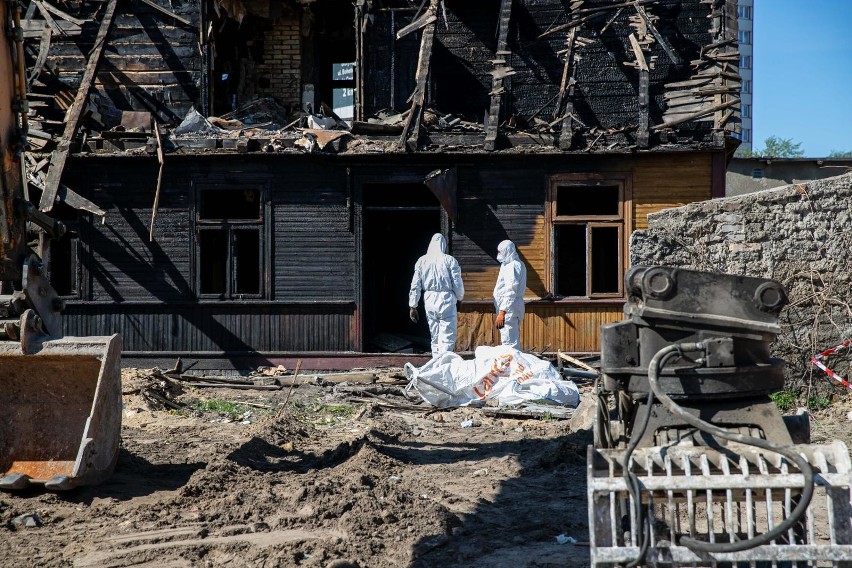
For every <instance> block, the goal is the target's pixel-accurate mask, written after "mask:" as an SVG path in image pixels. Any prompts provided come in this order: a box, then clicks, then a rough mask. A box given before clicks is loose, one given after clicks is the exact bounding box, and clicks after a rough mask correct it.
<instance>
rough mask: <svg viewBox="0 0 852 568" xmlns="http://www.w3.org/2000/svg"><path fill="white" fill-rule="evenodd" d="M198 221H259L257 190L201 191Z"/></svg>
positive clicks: (258, 194)
mask: <svg viewBox="0 0 852 568" xmlns="http://www.w3.org/2000/svg"><path fill="white" fill-rule="evenodd" d="M198 218H199V219H211V220H212V219H260V191H259V190H257V189H207V190H202V191H201V206H200V207H199V213H198Z"/></svg>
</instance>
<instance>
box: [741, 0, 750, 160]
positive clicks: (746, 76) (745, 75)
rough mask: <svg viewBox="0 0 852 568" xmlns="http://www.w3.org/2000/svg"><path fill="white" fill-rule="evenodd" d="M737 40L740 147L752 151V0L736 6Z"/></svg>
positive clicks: (745, 0) (743, 0)
mask: <svg viewBox="0 0 852 568" xmlns="http://www.w3.org/2000/svg"><path fill="white" fill-rule="evenodd" d="M737 24H738V26H739V32H738V39H739V47H740V77H741V78H742V84H741V89H740V91H741V96H740V101H741V107H740V108H741V111H742V128H743V129H742V135H741V136H742V146H740V147H741V148H743V149H744V150H748V151H751V149H752V142H753V140H752V135H753V132H754V130H753V128H752V113H753V109H754V107H753V105H752V99H753V96H754V82H753V77H754V0H739V2H738V6H737Z"/></svg>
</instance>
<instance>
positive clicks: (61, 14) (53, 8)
mask: <svg viewBox="0 0 852 568" xmlns="http://www.w3.org/2000/svg"><path fill="white" fill-rule="evenodd" d="M42 6H44V7H45V8H46V9H47V11H48V12H51V13H52V14H54V15H56V16H59V17H60V18H62V19H63V20H65V21H67V22H71V23H72V24H76V25H78V26H82V25H85V24H87V23H88V20H81V19H80V18H75V17H74V16H72V15H71V14H68V13H67V12H63V11H62V10H60V9H59V8H57V7H56V6H54V5H53V4H51V3H50V2H39V3H38V7H39V9H41V7H42Z"/></svg>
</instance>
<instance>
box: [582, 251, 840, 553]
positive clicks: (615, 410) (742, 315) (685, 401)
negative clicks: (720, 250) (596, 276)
mask: <svg viewBox="0 0 852 568" xmlns="http://www.w3.org/2000/svg"><path fill="white" fill-rule="evenodd" d="M625 280H626V289H627V291H628V300H627V303H626V304H625V308H624V313H625V320H623V321H621V322H618V323H614V324H609V325H604V326H603V327H602V328H601V372H602V375H601V379H600V380H599V383H598V386H597V390H598V392H597V396H598V412H597V419H596V421H595V424H594V436H595V446H594V447H592V446H590V447H589V450H588V500H589V533H590V544H591V558H592V564H593V566H596V567H598V566H646V565H647V566H737V567H739V566H750V567H757V566H760V567H762V566H767V567H768V566H773V567H775V566H779V567H781V566H797V567H798V566H840V567H847V568H849V567H852V504H850V501H852V464H850V458H849V452H848V450H847V448H846V445H845V444H843V443H842V442H839V441H837V442H834V443H831V444H825V445H812V444H809V443H808V442H809V430H808V417H807V415H800V416H792V417H782V416H781V414H780V413H779V412H778V410H777V408H776V407H775V405H774V404H773V403H772V401H771V400H770V398H769V396H768V395H769V394H771V393H772V392H775V391H778V390H781V389H782V387H783V382H784V376H783V362H782V361H780V360H778V359H773V358H772V357H771V356H770V353H769V346H770V344H771V343H772V341H773V340H774V338H775V336H776V335H777V334H778V333H779V332H780V328H779V327H778V322H777V320H778V315H779V313H780V311H781V309H782V308H783V307H784V305H785V304H786V303H787V296H786V292H785V290H784V288H783V286H782V285H781V284H779V283H778V282H776V281H774V280H767V279H762V278H749V277H744V276H735V275H731V274H711V273H706V272H696V271H692V270H683V269H676V268H664V267H659V266H652V267H634V268H632V269H631V270H630V271H629V272H628V273H627V275H626V277H625Z"/></svg>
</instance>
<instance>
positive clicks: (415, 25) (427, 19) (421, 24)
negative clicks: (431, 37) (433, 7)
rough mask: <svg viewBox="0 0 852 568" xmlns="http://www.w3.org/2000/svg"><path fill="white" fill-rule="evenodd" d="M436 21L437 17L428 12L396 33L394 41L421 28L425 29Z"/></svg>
mask: <svg viewBox="0 0 852 568" xmlns="http://www.w3.org/2000/svg"><path fill="white" fill-rule="evenodd" d="M437 19H438V16H436V15H435V14H431V13H429V12H427V13H425V14H423V15H422V16H420V17H419V18H417V19H416V20H414V21H413V22H411V23H410V24H408V25H407V26H405V27H404V28H402V29H401V30H399V31H398V32H396V39H402V38H404V37H405V36H407V35H408V34H410V33H413V32H416V31H417V30H420V29H422V28H425V27H426V26H427V25H429V24H431V23H432V22H434V21H435V20H437Z"/></svg>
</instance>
